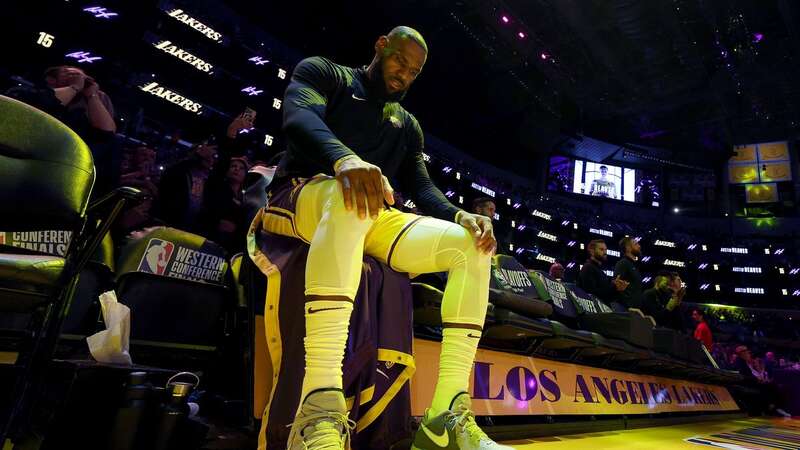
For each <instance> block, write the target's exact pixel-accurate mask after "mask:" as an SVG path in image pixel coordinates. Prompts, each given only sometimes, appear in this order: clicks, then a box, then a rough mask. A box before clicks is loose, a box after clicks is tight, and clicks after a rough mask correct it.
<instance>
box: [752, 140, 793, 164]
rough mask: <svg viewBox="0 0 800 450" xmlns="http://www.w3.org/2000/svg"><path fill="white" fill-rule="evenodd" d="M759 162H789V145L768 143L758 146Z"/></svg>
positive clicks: (783, 142) (785, 143)
mask: <svg viewBox="0 0 800 450" xmlns="http://www.w3.org/2000/svg"><path fill="white" fill-rule="evenodd" d="M758 160H759V161H762V162H763V161H787V160H789V143H788V142H786V141H782V142H769V143H765V144H758Z"/></svg>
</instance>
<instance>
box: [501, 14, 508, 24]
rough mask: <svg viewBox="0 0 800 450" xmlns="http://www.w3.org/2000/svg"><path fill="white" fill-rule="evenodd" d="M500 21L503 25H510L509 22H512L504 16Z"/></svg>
mask: <svg viewBox="0 0 800 450" xmlns="http://www.w3.org/2000/svg"><path fill="white" fill-rule="evenodd" d="M500 20H501V21H502V22H503V23H508V22H511V20H510V19H509V18H508V16H502V17H501V18H500Z"/></svg>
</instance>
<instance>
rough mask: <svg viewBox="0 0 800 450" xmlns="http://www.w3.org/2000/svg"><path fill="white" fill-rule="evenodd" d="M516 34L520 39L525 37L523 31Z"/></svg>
mask: <svg viewBox="0 0 800 450" xmlns="http://www.w3.org/2000/svg"><path fill="white" fill-rule="evenodd" d="M517 36H518V37H519V38H520V39H525V33H523V32H522V31H520V32H519V33H517Z"/></svg>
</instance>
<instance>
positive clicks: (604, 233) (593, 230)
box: [589, 228, 614, 237]
mask: <svg viewBox="0 0 800 450" xmlns="http://www.w3.org/2000/svg"><path fill="white" fill-rule="evenodd" d="M589 233H594V234H599V235H602V236H608V237H614V233H613V232H611V231H608V230H604V229H602V228H589Z"/></svg>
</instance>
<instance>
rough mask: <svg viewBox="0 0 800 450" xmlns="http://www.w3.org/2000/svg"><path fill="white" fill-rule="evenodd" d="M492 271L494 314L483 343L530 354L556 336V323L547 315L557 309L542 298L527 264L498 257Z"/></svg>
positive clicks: (501, 256)
mask: <svg viewBox="0 0 800 450" xmlns="http://www.w3.org/2000/svg"><path fill="white" fill-rule="evenodd" d="M491 274H492V275H491V278H490V281H489V304H490V313H489V314H488V315H487V320H486V325H485V326H484V332H483V341H482V345H483V346H485V347H488V348H495V349H502V350H506V351H514V352H522V353H526V354H527V353H530V352H531V351H532V348H534V347H536V346H538V345H539V343H540V341H541V340H542V339H545V338H550V337H552V334H553V327H552V324H551V323H550V322H549V321H547V320H544V319H543V318H544V317H548V316H549V315H550V314H552V312H553V308H552V306H551V305H549V304H548V303H547V302H545V301H543V300H541V299H540V298H539V295H538V293H537V292H536V289H534V288H533V284H532V283H531V282H530V279H529V278H528V277H527V271H526V269H525V267H523V266H522V264H520V263H519V262H518V261H517V260H516V259H514V258H513V257H511V256H507V255H496V256H494V257H493V258H492V272H491Z"/></svg>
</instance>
